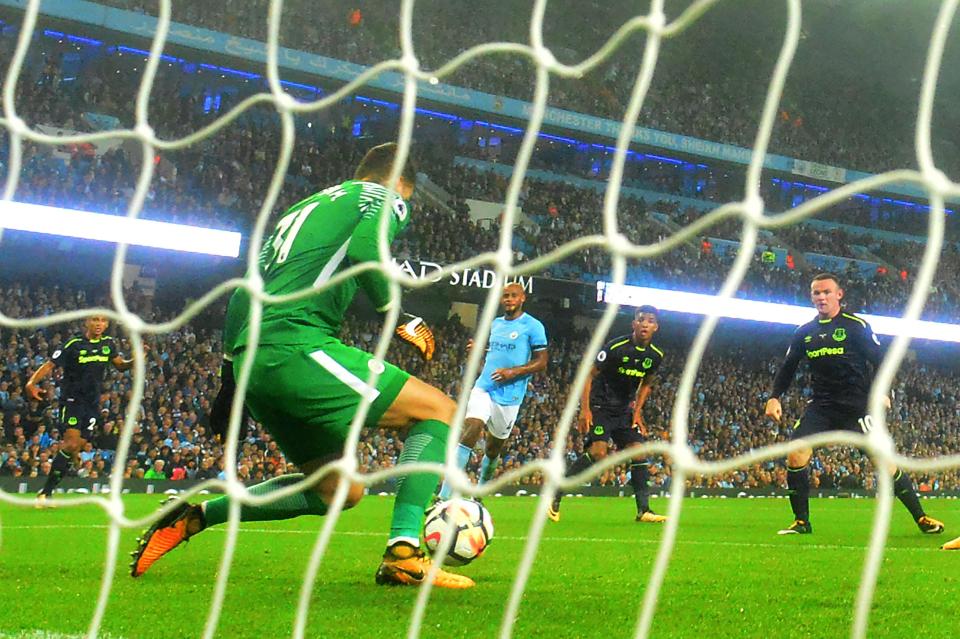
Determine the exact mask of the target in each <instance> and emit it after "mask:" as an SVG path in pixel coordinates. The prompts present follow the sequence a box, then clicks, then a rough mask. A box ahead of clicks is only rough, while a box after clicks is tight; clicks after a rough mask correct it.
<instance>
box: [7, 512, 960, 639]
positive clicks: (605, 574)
mask: <svg viewBox="0 0 960 639" xmlns="http://www.w3.org/2000/svg"><path fill="white" fill-rule="evenodd" d="M392 501H393V500H392V498H390V497H377V496H369V497H367V498H366V499H364V500H363V501H362V502H361V503H360V505H359V506H358V507H357V508H355V509H354V510H351V511H348V512H346V513H344V514H343V516H342V519H341V521H340V523H339V524H338V527H337V534H336V535H335V537H334V539H333V541H332V543H331V546H330V548H329V549H328V551H327V555H326V557H325V558H324V561H323V564H322V566H321V569H320V576H319V579H318V582H317V585H316V587H315V589H314V592H313V599H312V605H311V610H310V620H309V626H308V629H307V636H309V637H338V638H340V637H344V638H345V637H363V638H367V637H391V638H392V637H403V636H405V633H406V629H407V624H408V622H409V617H410V613H411V610H412V606H413V602H414V599H415V597H416V591H415V590H414V589H405V588H404V589H400V588H384V587H378V586H376V585H374V583H373V573H374V571H375V569H376V567H377V564H378V561H379V556H380V553H381V552H382V550H383V544H384V541H385V530H386V528H387V524H388V521H389V514H390V506H391V504H392ZM126 502H127V504H128V508H129V511H130V512H131V513H132V514H134V515H141V514H144V513H148V512H149V511H150V510H151V509H153V508H155V507H156V506H157V503H158V502H157V497H156V496H146V495H137V496H129V497H127V498H126ZM486 503H487V506H488V507H489V509H490V511H491V513H492V514H493V518H494V522H495V526H496V537H495V539H494V542H493V544H492V545H491V547H490V548H489V549H488V552H487V554H486V555H485V556H484V557H482V558H481V559H480V560H478V561H477V562H476V563H475V564H473V565H471V566H468V567H466V568H463V569H461V570H462V571H463V572H465V573H466V574H469V575H470V576H472V577H473V578H475V579H476V580H477V582H478V585H477V587H476V588H475V589H474V590H472V591H440V590H436V591H434V593H433V595H432V597H431V600H430V604H429V608H428V611H427V615H426V622H425V624H424V628H423V634H422V636H424V637H437V638H440V637H443V638H448V637H470V638H475V637H492V636H495V635H496V632H497V629H498V627H499V624H500V622H501V617H502V614H503V610H504V606H505V602H506V599H507V597H508V594H509V590H510V585H511V582H512V580H513V578H514V573H515V571H516V568H517V566H518V564H519V559H520V554H521V552H522V550H523V544H524V541H525V535H526V531H527V527H528V526H529V523H530V518H531V516H532V515H533V512H534V507H535V505H536V504H537V499H535V498H532V497H512V498H507V497H503V498H490V499H488V500H487V502H486ZM874 505H875V502H874V501H873V500H870V499H859V500H849V499H844V500H825V499H820V500H813V502H812V504H811V506H812V513H813V517H812V519H813V524H814V533H815V534H814V535H811V536H809V537H798V536H791V537H778V536H777V535H776V534H775V531H776V530H777V528H780V527H782V526H783V525H785V524H787V523H789V521H790V519H791V517H790V512H789V506H788V503H787V501H786V500H783V499H688V500H687V502H686V503H685V504H684V509H683V516H682V519H681V522H680V532H679V538H678V540H677V546H676V549H675V551H674V556H673V561H672V562H671V565H670V569H669V571H668V573H667V578H666V581H665V583H664V586H663V590H662V592H661V598H660V605H659V608H658V611H657V616H656V618H655V620H654V626H653V633H652V636H653V637H655V638H658V639H660V638H663V639H665V638H670V637H674V638H690V637H704V638H721V637H731V638H732V637H738V638H739V637H751V638H752V637H757V638H760V637H763V638H765V639H766V638H769V637H791V639H796V638H800V637H816V638H821V637H823V638H827V637H830V638H832V637H846V636H848V635H849V629H850V623H851V618H852V610H853V604H854V598H855V596H856V590H857V585H858V583H859V579H860V572H861V567H862V563H863V560H864V556H865V550H864V549H865V547H866V543H867V540H868V537H869V532H870V524H871V517H872V514H873V509H874ZM924 505H925V507H926V508H927V510H928V511H929V513H930V514H931V515H934V516H937V517H939V518H941V519H943V520H944V521H945V522H946V524H947V532H946V533H945V534H944V535H941V536H935V537H928V536H924V535H921V534H920V533H919V532H918V530H917V529H916V527H915V526H914V524H913V522H912V521H911V520H910V518H909V516H908V515H907V513H906V511H905V510H904V509H903V508H902V507H900V506H899V504H895V505H894V514H893V521H892V525H891V531H890V538H889V541H888V544H887V551H886V553H885V556H884V559H883V567H882V571H881V575H880V581H879V584H878V588H877V595H876V599H875V602H874V608H873V613H872V616H871V625H870V637H878V638H879V637H890V638H893V637H910V636H918V635H920V634H923V635H933V636H944V637H946V636H956V635H957V634H958V633H960V622H958V621H957V613H956V601H957V595H958V593H960V571H958V566H960V553H956V554H954V553H947V552H942V551H939V550H937V548H938V545H939V543H942V541H944V540H946V539H950V538H952V537H953V536H956V535H957V534H960V503H958V502H957V501H948V500H930V501H926V502H924ZM666 506H667V505H666V502H665V501H664V500H655V502H654V508H656V509H658V510H659V511H661V512H664V511H666ZM633 515H634V506H633V500H632V499H630V498H622V499H617V498H579V499H577V498H570V499H567V500H566V501H564V506H563V520H562V521H561V522H560V523H559V524H554V523H552V522H547V524H548V525H547V528H546V530H545V537H544V539H543V541H542V543H541V545H540V551H539V554H538V556H537V560H536V563H535V565H534V569H533V573H532V575H531V578H530V581H529V583H528V585H527V588H526V593H525V595H524V599H523V604H522V606H521V609H520V615H519V618H518V619H517V623H516V626H515V629H514V636H515V637H521V638H526V637H550V638H560V637H571V638H573V637H577V638H580V637H604V638H606V637H626V636H632V634H633V631H634V628H635V623H636V618H637V613H638V610H639V606H640V601H641V598H642V595H643V592H644V588H645V585H646V582H647V579H648V577H649V573H650V570H651V567H652V565H653V560H654V556H655V553H656V550H657V543H658V541H659V539H660V535H661V534H662V531H663V528H662V526H657V525H649V524H636V523H634V521H633ZM106 523H107V520H106V516H105V515H104V514H103V511H102V510H101V509H99V508H95V507H92V506H84V507H79V508H59V509H54V510H42V511H40V510H34V509H32V508H22V507H21V508H14V507H11V506H9V505H0V524H2V528H0V533H2V545H0V584H3V586H2V591H0V609H2V613H0V637H3V638H6V637H30V638H39V637H44V638H51V639H52V638H54V637H56V638H58V639H60V638H66V637H73V636H79V635H81V634H83V633H85V632H86V628H87V624H88V622H89V620H90V616H91V614H92V612H93V609H94V605H95V601H96V597H97V592H98V589H99V586H100V579H101V571H102V566H103V562H104V556H105V547H106V546H105V544H106V537H107V530H106ZM320 524H321V520H320V519H319V518H301V519H298V520H288V521H281V522H274V523H251V524H244V525H243V527H242V532H241V534H240V537H239V540H238V546H237V552H236V556H235V560H234V564H233V569H232V572H231V574H230V581H229V588H228V591H227V596H226V602H225V605H224V609H223V614H222V616H221V619H220V625H219V629H218V636H220V637H231V638H232V637H285V636H290V634H291V629H292V625H293V620H294V614H295V609H296V601H297V597H298V594H299V589H300V583H301V581H302V578H303V571H304V567H305V565H306V561H307V557H308V555H309V552H310V549H311V548H312V545H313V543H314V540H315V538H316V532H317V531H318V530H319V527H320ZM223 529H225V527H220V529H211V530H209V531H206V532H204V533H202V534H201V535H199V536H197V537H195V538H194V539H193V540H191V542H190V543H189V544H187V545H186V546H184V547H182V548H178V549H177V550H175V551H173V553H171V554H170V555H168V556H167V557H165V558H164V559H162V560H160V562H158V563H157V564H155V565H154V567H153V568H152V570H151V571H150V572H148V573H147V574H146V575H145V576H144V577H142V578H140V579H137V580H134V579H131V578H130V577H129V574H128V573H127V572H126V566H125V564H126V560H127V557H126V553H127V552H128V551H130V550H132V549H133V547H134V537H135V536H136V534H137V533H136V531H132V530H128V531H125V532H124V534H123V542H122V549H121V550H122V552H123V558H122V559H123V564H124V565H123V567H121V568H120V569H119V570H118V572H117V574H116V578H115V581H114V586H113V591H112V595H111V600H110V605H109V607H108V609H107V614H106V620H105V622H104V625H103V628H102V633H103V636H108V637H111V638H113V639H117V638H120V637H123V638H128V639H132V638H139V637H144V638H150V639H163V638H167V637H170V638H180V637H196V636H199V635H200V634H201V631H202V628H203V624H204V621H205V619H206V615H207V610H208V607H209V602H210V596H211V593H212V590H213V584H214V578H215V575H216V571H217V566H218V562H219V560H220V551H221V548H222V544H223V542H224V539H225V535H224V532H223ZM951 533H952V534H951Z"/></svg>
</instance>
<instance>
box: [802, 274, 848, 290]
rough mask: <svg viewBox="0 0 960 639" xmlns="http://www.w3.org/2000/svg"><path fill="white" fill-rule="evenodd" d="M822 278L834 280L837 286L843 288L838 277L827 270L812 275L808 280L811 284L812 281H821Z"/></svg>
mask: <svg viewBox="0 0 960 639" xmlns="http://www.w3.org/2000/svg"><path fill="white" fill-rule="evenodd" d="M824 280H833V281H834V282H836V283H837V288H843V285H842V284H841V283H840V278H839V277H837V276H836V275H835V274H833V273H831V272H829V271H824V272H823V273H817V274H816V275H814V276H813V279H812V280H810V283H811V284H813V283H814V282H822V281H824Z"/></svg>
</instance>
